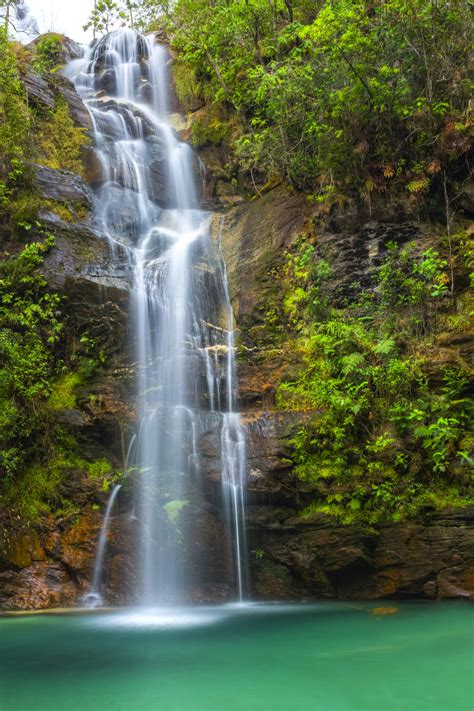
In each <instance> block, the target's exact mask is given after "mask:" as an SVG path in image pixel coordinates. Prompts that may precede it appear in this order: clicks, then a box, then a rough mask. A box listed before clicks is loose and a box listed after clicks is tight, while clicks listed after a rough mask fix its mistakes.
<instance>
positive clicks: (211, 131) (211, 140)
mask: <svg viewBox="0 0 474 711" xmlns="http://www.w3.org/2000/svg"><path fill="white" fill-rule="evenodd" d="M228 133H229V125H228V124H227V123H226V122H225V121H223V120H222V119H221V118H220V117H219V116H218V115H217V114H216V113H215V112H212V111H209V112H206V113H202V114H201V115H200V116H199V117H197V118H196V119H195V120H194V121H193V124H192V129H191V143H192V144H193V146H194V147H195V148H203V147H204V146H205V145H208V144H212V145H215V146H218V145H220V144H221V143H222V142H223V141H224V140H225V139H226V137H227V135H228Z"/></svg>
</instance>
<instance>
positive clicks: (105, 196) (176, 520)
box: [68, 29, 246, 606]
mask: <svg viewBox="0 0 474 711" xmlns="http://www.w3.org/2000/svg"><path fill="white" fill-rule="evenodd" d="M68 75H69V77H70V78H71V79H72V80H73V81H74V84H75V86H76V89H77V91H78V93H79V94H80V96H81V97H82V99H83V101H84V102H85V104H86V106H87V107H88V109H89V112H90V115H91V119H92V122H93V130H94V150H95V154H96V159H97V162H98V164H99V165H100V171H99V173H100V175H99V177H97V179H96V183H95V184H94V185H93V187H94V190H95V215H96V219H97V220H98V222H99V224H100V225H101V228H102V230H103V232H104V233H105V235H106V236H107V238H108V239H109V242H110V245H111V259H112V261H113V262H114V264H115V266H120V265H122V266H123V265H125V266H126V269H127V271H128V273H129V274H131V275H132V276H131V282H132V283H131V298H130V324H131V332H132V333H133V339H134V348H135V360H136V370H137V410H138V416H137V435H136V442H135V446H134V452H135V461H134V463H133V468H134V471H138V477H137V478H138V492H137V502H136V504H137V505H136V516H137V520H138V525H139V529H140V530H139V542H138V545H137V573H138V601H139V602H140V603H141V604H143V605H146V606H152V605H158V604H160V605H161V604H177V603H182V602H185V601H186V590H187V588H188V587H189V585H190V584H192V583H193V579H192V578H193V573H192V572H191V571H192V569H193V561H192V560H189V554H188V545H187V544H189V543H190V541H191V539H192V538H193V536H195V535H197V534H196V533H194V531H192V530H190V528H191V527H190V525H189V515H187V514H186V511H189V510H192V507H193V502H195V501H196V500H197V498H199V496H202V490H203V482H202V479H201V467H200V461H199V460H200V457H199V447H198V439H199V436H200V434H202V432H204V430H205V422H209V421H210V419H211V420H212V419H213V418H214V419H213V421H216V420H218V421H219V422H220V427H221V435H220V437H219V440H220V446H221V452H220V457H221V466H222V477H221V478H222V511H221V515H222V518H223V519H224V520H225V521H226V523H227V527H228V531H229V535H230V536H231V537H232V540H233V547H234V555H233V559H234V568H235V580H236V591H237V594H238V597H239V599H240V600H242V599H243V598H244V596H245V587H246V581H245V577H246V576H245V567H246V566H245V559H246V545H245V530H244V523H243V522H244V499H245V478H246V459H245V436H244V430H243V428H242V426H241V422H240V417H239V415H238V413H237V412H236V394H235V391H236V378H235V343H234V326H233V313H232V308H231V304H230V299H229V293H228V287H227V277H226V272H225V266H223V264H222V256H221V255H220V254H219V253H218V252H216V250H215V249H214V247H213V245H212V242H211V239H210V229H209V225H210V215H209V214H206V213H204V212H203V211H202V210H200V208H199V197H198V191H197V189H196V181H195V177H194V168H195V164H196V159H195V156H194V154H193V152H192V150H191V149H190V147H189V146H188V145H186V144H185V143H183V142H181V141H179V140H178V139H177V138H176V136H175V134H174V132H173V130H172V129H171V127H170V125H169V123H168V106H169V98H168V87H169V78H168V55H167V52H166V50H165V49H164V48H163V47H161V46H160V45H158V44H156V42H155V39H154V37H143V36H141V35H139V34H137V33H136V32H134V31H132V30H127V29H123V30H117V31H114V32H112V33H110V34H109V35H107V36H106V37H104V38H103V39H101V40H100V41H98V42H96V43H93V45H92V46H91V47H90V48H89V49H88V50H87V51H86V55H85V57H84V58H83V59H82V60H75V61H74V62H72V63H71V65H70V66H69V68H68ZM220 408H222V411H220ZM185 522H187V523H186V525H184V524H185Z"/></svg>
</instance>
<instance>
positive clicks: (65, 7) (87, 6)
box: [26, 0, 94, 43]
mask: <svg viewBox="0 0 474 711" xmlns="http://www.w3.org/2000/svg"><path fill="white" fill-rule="evenodd" d="M26 2H27V5H28V7H29V8H30V11H31V14H32V15H34V17H35V18H36V20H37V22H38V24H39V27H40V30H41V32H48V31H49V30H53V31H54V32H61V33H63V34H65V35H67V36H68V37H70V38H71V39H73V40H76V42H80V43H83V42H89V40H91V39H92V32H88V33H85V32H84V30H83V29H82V26H83V25H85V23H86V22H87V20H88V18H89V14H90V12H91V10H92V8H93V6H94V0H26Z"/></svg>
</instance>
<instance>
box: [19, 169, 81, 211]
mask: <svg viewBox="0 0 474 711" xmlns="http://www.w3.org/2000/svg"><path fill="white" fill-rule="evenodd" d="M32 167H33V170H34V172H35V179H36V185H37V187H38V190H39V192H40V195H41V196H42V197H44V198H46V199H48V200H59V201H60V202H65V203H72V204H74V203H79V204H80V205H82V206H83V207H85V208H86V209H87V210H91V208H92V193H91V190H90V188H89V186H88V185H87V183H86V182H85V181H84V180H83V179H82V178H81V177H80V176H79V175H76V173H71V172H70V171H68V170H54V169H53V168H47V167H46V166H45V165H38V164H36V163H33V164H32Z"/></svg>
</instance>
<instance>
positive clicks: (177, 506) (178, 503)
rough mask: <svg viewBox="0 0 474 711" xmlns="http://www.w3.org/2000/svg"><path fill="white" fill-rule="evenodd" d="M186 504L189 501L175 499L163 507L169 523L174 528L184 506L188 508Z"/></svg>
mask: <svg viewBox="0 0 474 711" xmlns="http://www.w3.org/2000/svg"><path fill="white" fill-rule="evenodd" d="M188 504H189V501H186V500H180V499H175V500H174V501H170V502H169V503H167V504H165V505H164V506H163V509H164V510H165V512H166V515H167V516H168V520H169V521H170V523H172V524H173V525H174V526H175V525H176V523H177V521H178V517H179V514H180V513H181V511H182V510H183V509H184V507H185V506H188Z"/></svg>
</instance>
